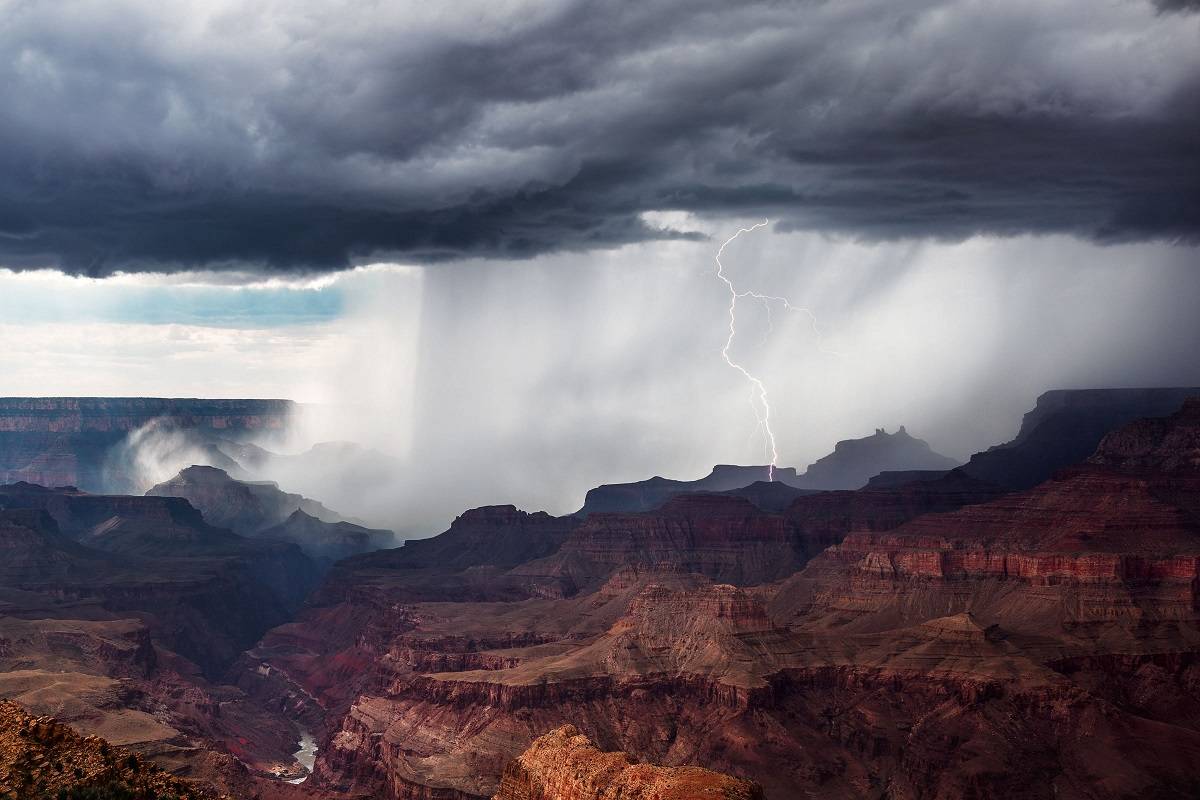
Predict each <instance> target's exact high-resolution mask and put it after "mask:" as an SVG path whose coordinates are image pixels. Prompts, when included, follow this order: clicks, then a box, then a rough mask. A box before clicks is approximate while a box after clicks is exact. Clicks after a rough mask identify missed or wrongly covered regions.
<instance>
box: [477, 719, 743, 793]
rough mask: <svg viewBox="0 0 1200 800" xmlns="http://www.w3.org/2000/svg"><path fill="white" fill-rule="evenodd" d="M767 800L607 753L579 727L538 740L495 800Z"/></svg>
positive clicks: (724, 781) (717, 780)
mask: <svg viewBox="0 0 1200 800" xmlns="http://www.w3.org/2000/svg"><path fill="white" fill-rule="evenodd" d="M550 798H554V800H700V799H701V798H711V799H712V800H761V798H762V790H761V789H759V788H758V787H757V786H755V785H753V784H751V783H749V782H747V781H740V780H736V779H734V778H731V777H729V776H727V775H722V774H720V773H717V772H711V771H709V770H706V769H701V768H699V767H657V766H652V765H650V764H639V763H637V762H635V761H634V760H633V759H631V758H630V757H629V756H627V755H626V754H624V753H604V752H601V751H600V750H598V749H596V747H595V746H594V745H593V744H592V743H591V741H590V740H589V739H588V738H587V737H586V736H583V735H582V734H580V733H579V731H578V730H576V729H575V728H574V727H573V726H570V725H565V726H563V727H561V728H558V729H556V730H553V731H551V732H550V733H547V734H546V735H545V736H541V737H539V738H538V739H536V740H534V742H533V744H531V745H530V746H529V749H528V750H526V751H525V752H524V753H522V754H521V757H520V758H518V759H516V760H515V761H513V762H512V763H511V764H509V765H508V766H507V767H505V769H504V775H503V777H502V778H501V779H500V789H499V790H498V791H497V792H496V794H495V796H494V797H493V798H492V800H549V799H550Z"/></svg>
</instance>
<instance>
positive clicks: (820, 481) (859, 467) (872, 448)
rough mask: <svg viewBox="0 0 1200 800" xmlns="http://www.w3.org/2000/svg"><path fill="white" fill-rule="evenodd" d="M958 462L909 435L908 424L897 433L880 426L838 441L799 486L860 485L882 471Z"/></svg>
mask: <svg viewBox="0 0 1200 800" xmlns="http://www.w3.org/2000/svg"><path fill="white" fill-rule="evenodd" d="M956 466H958V462H957V461H955V460H954V459H952V458H947V457H946V456H944V455H942V454H941V453H936V452H934V451H933V449H932V448H930V446H929V443H928V442H926V441H924V440H923V439H916V438H914V437H912V436H910V435H909V433H908V431H907V430H905V428H904V426H903V425H901V426H900V429H899V430H898V431H896V432H895V433H888V432H887V431H885V430H883V429H882V428H879V429H878V430H876V431H875V433H874V435H872V436H867V437H864V438H862V439H847V440H845V441H841V442H838V443H837V444H836V445H835V446H834V448H833V452H832V453H830V454H829V455H827V456H825V457H824V458H820V459H817V460H816V461H814V462H813V463H812V464H810V465H809V466H808V469H807V470H806V471H805V472H804V476H803V477H802V478H801V479H800V482H799V484H798V485H799V486H802V487H806V488H809V489H858V488H860V487H862V486H864V485H865V484H866V483H867V481H869V480H870V479H871V478H872V477H873V476H875V475H878V474H879V473H880V472H885V471H894V470H949V469H953V468H954V467H956Z"/></svg>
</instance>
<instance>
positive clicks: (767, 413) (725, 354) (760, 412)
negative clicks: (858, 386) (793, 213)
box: [713, 219, 841, 481]
mask: <svg viewBox="0 0 1200 800" xmlns="http://www.w3.org/2000/svg"><path fill="white" fill-rule="evenodd" d="M769 222H770V220H766V219H764V220H763V221H762V222H759V223H757V224H756V225H751V226H750V227H749V228H739V229H738V231H737V233H735V234H733V236H730V237H729V238H728V239H726V240H725V242H724V243H723V244H722V245H721V247H720V248H719V249H718V250H717V254H716V256H715V257H714V259H713V260H714V261H716V262H717V277H718V278H720V279H721V280H722V281H723V282H724V284H725V286H726V287H727V288H728V289H729V335H728V336H727V337H725V346H724V347H722V348H721V357H722V358H723V359H725V363H726V364H728V365H729V366H730V367H732V368H733V369H736V370H737V371H738V372H740V373H742V376H743V377H745V379H746V380H747V381H748V382H749V383H750V407H751V409H753V411H754V418H755V420H756V421H757V422H758V425H757V428H756V429H757V430H761V431H762V432H763V438H764V440H765V441H766V444H767V446H768V447H769V448H770V450H771V463H770V464H768V465H767V480H768V481H774V480H775V469H776V467H778V466H779V447H778V443H777V442H776V440H775V431H774V430H773V429H772V428H771V403H770V401H769V399H768V398H767V387H766V385H765V384H763V382H762V381H761V380H760V379H759V378H758V377H757V376H755V375H754V374H753V373H751V372H750V370H748V369H746V368H745V367H744V366H742V365H741V364H739V363H738V362H736V361H734V360H733V358H732V357H731V356H730V355H729V349H730V348H731V347H733V340H734V339H735V338H736V337H737V302H738V300H740V299H742V298H751V299H754V300H757V301H759V302H760V303H762V304H763V308H765V309H766V312H767V332H766V334H764V335H763V341H762V343H763V344H765V343H766V340H767V336H768V335H770V333H771V331H772V330H774V325H773V324H772V322H771V304H772V303H779V304H780V305H782V306H783V308H784V310H786V311H797V312H800V313H802V314H804V315H805V316H807V317H808V319H809V323H810V324H811V325H812V330H813V333H814V334H816V336H817V341H818V343H819V346H820V348H821V352H824V353H828V354H830V355H835V356H840V355H841V354H840V353H838V352H836V351H833V350H828V349H826V348H825V346H824V345H825V336H824V334H823V333H822V331H821V328H820V326H818V325H817V318H816V315H814V314H813V313H812V312H811V311H810V310H808V309H807V308H804V307H802V306H797V305H794V304H793V303H792V302H791V301H790V300H788V299H787V298H786V297H780V296H777V295H770V294H761V293H759V292H755V291H750V290H746V291H741V292H739V291H738V290H737V287H736V286H734V285H733V281H732V280H730V279H729V276H728V275H726V274H725V265H724V264H722V263H721V256H722V255H724V254H725V248H726V247H728V246H729V245H730V244H732V243H733V241H734V240H735V239H737V238H738V237H739V236H741V235H742V234H743V233H753V232H754V231H756V230H758V229H759V228H764V227H766V226H767V225H768V224H769ZM756 398H757V401H756Z"/></svg>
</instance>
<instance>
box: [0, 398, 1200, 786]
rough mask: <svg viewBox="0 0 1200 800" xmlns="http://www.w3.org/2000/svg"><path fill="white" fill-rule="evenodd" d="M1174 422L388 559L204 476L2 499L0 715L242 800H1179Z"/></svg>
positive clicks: (1193, 732) (1196, 410)
mask: <svg viewBox="0 0 1200 800" xmlns="http://www.w3.org/2000/svg"><path fill="white" fill-rule="evenodd" d="M1190 391H1191V390H1137V391H1133V392H1132V393H1131V392H1130V391H1126V390H1114V391H1113V392H1112V393H1111V394H1109V395H1106V394H1105V393H1103V392H1083V393H1078V396H1076V394H1072V393H1048V395H1044V396H1043V398H1042V399H1041V400H1039V403H1038V407H1037V408H1036V409H1035V410H1034V411H1033V412H1031V413H1030V414H1029V415H1027V416H1026V419H1025V423H1024V425H1023V428H1022V433H1021V434H1020V435H1019V436H1018V438H1017V440H1016V443H1015V444H1013V443H1010V445H1004V446H1000V447H999V448H993V449H992V450H989V451H987V452H986V453H983V454H977V455H976V456H975V457H973V458H972V459H971V461H969V462H968V463H967V464H966V465H964V466H962V467H957V468H950V469H946V468H944V467H946V464H944V463H942V464H931V463H929V462H928V461H925V462H920V461H918V462H913V463H903V462H901V463H897V462H895V461H887V460H880V461H878V462H877V463H875V467H876V469H874V472H873V473H872V475H870V476H868V478H867V479H866V480H863V481H862V483H859V477H860V475H859V474H858V473H857V472H856V473H855V477H854V482H855V483H856V484H858V485H859V486H862V484H865V486H862V488H843V489H834V490H827V491H816V490H810V489H808V488H805V487H800V486H795V485H789V483H788V481H791V482H792V483H793V484H794V483H796V482H800V479H801V477H802V476H800V475H797V474H796V473H795V471H794V470H793V471H781V473H780V474H778V475H777V477H779V478H780V480H778V481H776V482H765V481H764V480H763V477H764V476H763V475H762V474H760V473H761V472H762V471H763V470H762V469H761V468H745V467H734V466H726V467H718V468H716V469H714V471H713V473H712V474H711V475H710V476H709V477H708V478H706V479H704V480H703V481H701V482H686V481H678V482H676V481H665V479H656V481H651V482H646V483H645V484H644V485H641V486H639V485H636V484H625V485H611V486H608V487H598V489H597V490H594V492H595V494H592V493H589V500H588V501H587V502H585V505H584V509H583V510H582V511H581V512H580V513H577V514H573V515H568V516H564V517H554V516H551V515H549V514H546V513H544V512H526V511H522V510H520V509H517V508H515V507H514V506H490V507H484V508H478V509H472V510H470V511H466V512H464V513H463V514H462V515H460V516H459V517H458V518H457V519H456V520H454V522H453V523H452V524H451V525H450V527H449V528H448V530H446V531H445V532H444V533H442V534H440V535H438V536H435V537H432V538H429V539H423V540H416V541H409V542H406V543H405V545H404V546H403V547H398V548H392V549H377V548H376V546H375V545H376V544H378V543H381V542H382V539H370V537H368V538H367V539H366V540H363V539H360V538H356V537H355V535H354V534H356V533H357V531H356V528H357V527H358V526H356V523H355V522H354V521H353V520H352V519H348V518H345V517H342V516H341V515H339V514H337V512H332V511H330V510H329V509H328V508H326V507H324V506H323V505H319V504H317V505H312V504H311V503H312V501H309V500H308V499H307V498H305V497H303V496H302V495H299V494H294V493H288V492H286V491H284V490H283V489H282V488H280V487H279V486H277V485H267V484H262V483H261V482H253V481H246V480H243V479H239V478H237V477H236V476H235V475H232V474H229V473H227V472H223V471H221V470H220V469H216V468H213V467H208V468H202V467H191V468H189V469H188V470H185V471H184V473H181V475H179V476H178V477H177V478H176V479H173V480H171V481H167V482H166V483H163V484H161V485H160V486H158V487H156V488H155V489H154V490H153V491H152V493H151V495H150V496H145V497H131V496H119V495H105V494H91V493H87V492H83V491H80V490H78V489H74V488H58V489H47V488H44V487H39V486H32V485H29V484H19V483H18V484H13V485H10V486H6V487H3V488H0V545H2V546H3V548H4V551H5V553H7V554H8V555H9V558H7V559H6V560H5V563H4V564H2V565H0V603H2V605H0V670H3V671H2V672H0V695H3V696H4V697H8V698H10V699H13V700H15V701H16V702H17V703H18V704H20V705H21V706H23V707H24V708H26V709H27V710H29V711H31V712H33V713H34V714H48V713H53V714H54V715H55V716H56V717H58V718H59V719H61V720H62V721H64V722H66V723H68V724H70V725H71V726H73V727H74V728H76V729H78V730H79V731H80V732H82V733H84V734H87V735H90V736H102V737H105V739H106V740H108V741H110V742H111V743H112V746H114V747H125V748H130V749H131V752H136V753H139V754H141V755H140V757H142V758H144V759H147V760H148V761H151V762H153V763H156V764H160V765H161V766H163V767H166V768H167V769H168V770H170V771H172V772H174V773H176V774H177V775H179V776H181V777H185V778H187V779H190V780H193V781H197V782H198V784H197V785H198V786H199V789H198V791H212V792H223V793H226V794H228V795H230V796H233V797H244V798H251V797H258V798H262V800H273V799H275V800H292V799H293V798H301V797H305V798H312V800H334V799H335V798H337V799H339V800H340V799H341V798H365V797H381V798H392V799H393V800H401V799H403V800H418V799H419V800H484V799H485V798H495V800H533V798H562V799H563V800H593V798H594V799H595V800H599V799H600V798H610V797H611V798H616V797H622V798H626V797H627V798H638V797H645V798H647V800H648V799H649V798H651V797H654V798H679V800H682V799H683V798H694V797H695V798H699V797H718V798H730V799H731V800H732V799H734V798H736V799H737V800H741V799H742V798H752V799H753V800H757V799H758V798H776V799H782V798H791V797H804V796H820V797H829V798H843V797H844V798H852V797H853V798H857V797H864V796H872V797H886V798H894V799H895V800H901V799H902V798H903V799H904V800H907V799H908V798H950V797H993V796H1006V797H1015V798H1051V797H1054V798H1080V800H1082V799H1083V798H1089V800H1090V799H1091V798H1120V797H1164V798H1166V797H1188V796H1192V795H1194V794H1195V793H1196V792H1197V791H1198V790H1200V773H1198V772H1197V770H1196V768H1195V766H1194V765H1195V764H1197V763H1200V626H1198V625H1197V617H1198V608H1200V606H1198V599H1197V593H1198V592H1200V589H1198V588H1197V587H1200V391H1197V392H1191V395H1194V397H1193V399H1188V397H1189V392H1190ZM1106 397H1108V398H1109V399H1110V400H1111V402H1110V403H1107V404H1106V400H1105V398H1106ZM1147 408H1149V409H1151V411H1153V412H1156V413H1150V414H1141V413H1140V412H1141V411H1143V410H1145V409H1147ZM1135 412H1138V413H1135ZM1131 414H1133V416H1132V417H1131V416H1130V415H1131ZM899 435H900V434H891V435H889V434H884V433H879V434H876V437H867V440H857V441H859V442H863V441H868V442H869V441H870V440H871V439H873V438H877V437H880V436H883V437H888V438H889V440H891V439H892V438H893V437H896V436H899ZM904 435H905V436H907V434H906V433H905V434H904ZM910 438H911V437H910ZM913 441H919V440H913ZM1084 445H1086V452H1082V454H1080V451H1081V450H1082V449H1083V448H1084ZM863 447H866V448H867V449H868V450H869V449H870V448H871V445H869V444H868V445H863ZM858 449H859V446H857V445H847V446H843V447H841V448H840V452H841V454H842V455H841V456H840V457H839V458H838V459H835V460H834V462H825V463H840V460H841V459H842V458H845V457H846V454H847V453H850V452H852V451H856V450H858ZM838 452H839V451H835V454H834V455H837V454H838ZM988 454H992V455H990V456H989V455H988ZM240 455H241V463H248V462H249V461H250V460H251V458H250V456H252V455H253V454H252V453H245V452H243V453H241V454H240ZM831 457H832V456H831ZM853 460H854V461H856V462H858V463H859V465H860V466H859V467H856V469H861V465H862V464H870V463H871V460H870V458H860V457H859V456H858V455H855V457H854V459H853ZM822 461H824V460H822ZM818 463H822V462H818ZM981 464H986V467H984V468H981V467H980V465H981ZM973 465H974V467H973ZM1047 470H1049V471H1048V472H1046V471H1047ZM812 471H813V470H812V468H810V470H809V472H812ZM1043 472H1046V474H1045V475H1044V477H1043V476H1042V473H1043ZM983 473H986V474H987V477H988V479H985V478H984V477H981V475H982V474H983ZM1034 478H1037V479H1036V480H1034ZM664 481H665V482H664ZM1030 481H1033V482H1032V483H1030ZM734 484H738V485H734ZM1026 484H1029V485H1026ZM614 487H616V489H614ZM589 503H590V504H591V507H590V508H589V506H588V504H589ZM630 506H632V510H630ZM324 526H335V527H336V526H349V527H345V528H339V529H338V531H340V532H334V531H332V530H330V529H329V528H327V527H324ZM363 530H366V529H363ZM289 531H291V532H290V533H289ZM325 536H328V537H332V538H330V539H328V541H327V540H326V539H323V538H322V537H325ZM338 536H344V537H346V538H345V539H339V538H337V537H338ZM306 537H308V539H311V540H313V541H318V542H325V543H326V544H328V543H329V542H333V543H335V544H336V546H338V547H347V548H349V549H348V550H346V551H344V552H335V551H326V552H325V553H324V555H323V556H322V554H321V553H320V552H315V551H313V550H312V548H311V546H310V547H308V548H307V552H306V548H305V547H304V543H305V541H306V540H307V539H306ZM297 542H299V543H300V544H299V545H298V544H297ZM331 546H332V545H331ZM356 548H358V549H356ZM322 558H324V561H323V562H322V560H321V559H322ZM0 710H2V709H0ZM0 716H3V715H0ZM14 724H17V725H18V727H21V726H25V727H27V726H28V723H27V722H19V723H14ZM306 735H311V737H312V739H313V740H314V741H315V745H316V757H315V761H314V762H313V764H312V769H311V773H310V771H309V770H308V768H307V767H306V766H304V765H301V764H300V763H298V762H297V761H296V760H295V759H294V758H293V757H292V754H293V753H295V752H296V751H297V749H298V748H299V743H300V741H301V738H302V737H303V736H306ZM0 750H2V748H0ZM0 756H2V752H0ZM0 762H2V759H0ZM0 766H2V763H0ZM284 779H287V780H301V779H303V782H301V783H294V784H293V783H288V782H286V780H284Z"/></svg>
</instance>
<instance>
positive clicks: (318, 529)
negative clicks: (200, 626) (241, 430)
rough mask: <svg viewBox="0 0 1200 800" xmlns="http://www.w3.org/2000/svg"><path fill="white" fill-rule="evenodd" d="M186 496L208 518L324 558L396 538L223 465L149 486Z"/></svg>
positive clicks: (154, 493)
mask: <svg viewBox="0 0 1200 800" xmlns="http://www.w3.org/2000/svg"><path fill="white" fill-rule="evenodd" d="M146 495H147V496H151V497H173V498H183V499H185V500H186V501H187V502H188V503H190V504H191V505H192V506H194V507H195V508H197V509H199V510H200V512H201V513H202V514H203V515H204V519H205V520H206V521H207V522H209V523H211V524H212V525H216V526H219V527H223V528H228V529H230V530H232V531H235V532H237V533H239V534H241V535H243V536H248V537H252V538H256V539H272V540H278V541H285V542H293V543H295V544H296V545H298V546H299V547H300V548H301V549H302V550H303V551H304V552H305V553H307V554H308V555H309V556H311V557H312V558H314V559H317V560H318V561H320V562H321V563H322V564H326V565H327V564H328V563H330V562H333V561H337V560H338V559H341V558H346V557H348V556H352V555H357V554H359V553H367V552H370V551H372V550H379V549H380V548H383V547H388V546H391V545H393V544H395V541H394V540H395V536H394V535H393V534H392V532H391V531H385V530H379V529H373V528H368V527H366V526H364V525H359V524H357V523H356V522H354V521H351V520H348V519H346V518H344V517H342V516H341V515H340V514H338V513H337V512H336V511H331V510H330V509H328V508H326V507H325V506H323V505H322V504H321V503H318V502H317V501H315V500H310V499H308V498H307V497H303V496H301V495H298V494H292V493H290V492H285V491H282V490H281V489H280V488H279V486H278V484H276V483H273V482H262V481H258V482H254V481H239V480H235V479H234V478H232V477H230V475H229V474H228V473H227V472H225V471H224V470H220V469H217V468H215V467H208V466H202V465H193V466H191V467H188V468H186V469H184V470H181V471H180V473H179V474H178V475H176V476H175V477H174V478H172V479H171V480H169V481H164V482H163V483H160V484H158V485H156V486H153V487H151V488H150V490H149V491H147V492H146Z"/></svg>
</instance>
